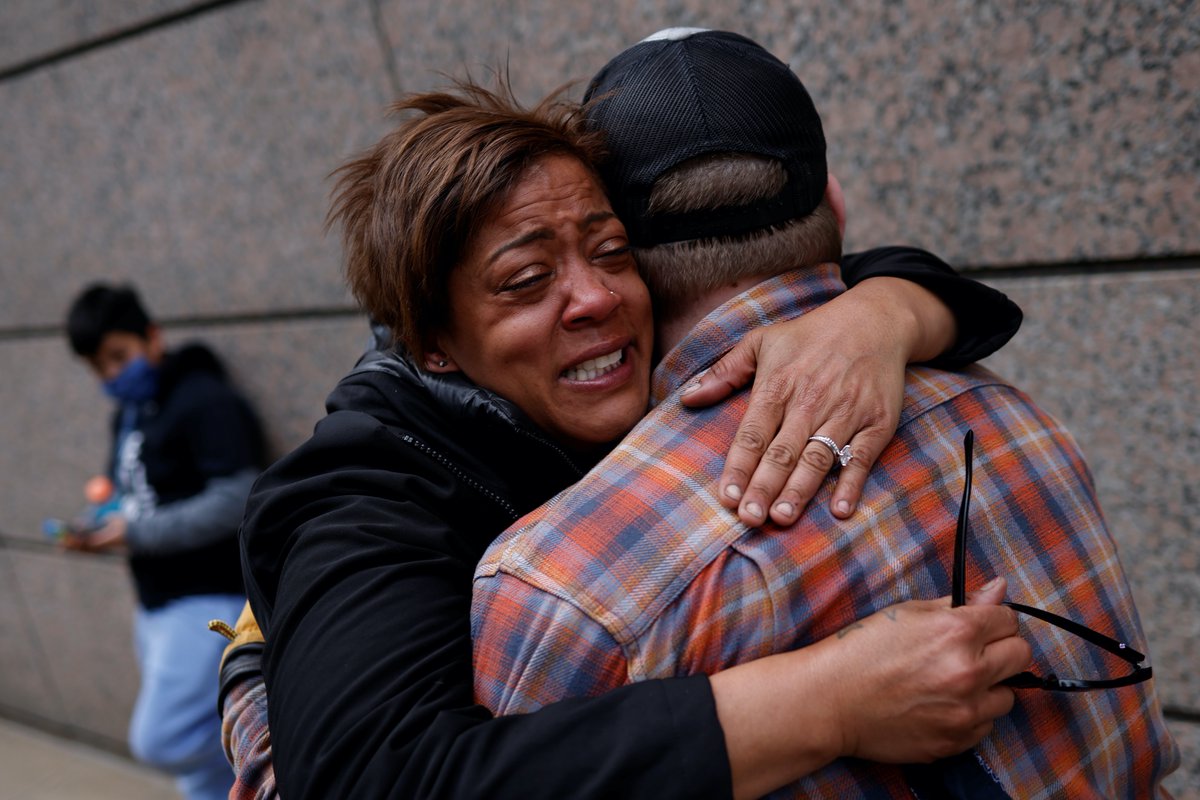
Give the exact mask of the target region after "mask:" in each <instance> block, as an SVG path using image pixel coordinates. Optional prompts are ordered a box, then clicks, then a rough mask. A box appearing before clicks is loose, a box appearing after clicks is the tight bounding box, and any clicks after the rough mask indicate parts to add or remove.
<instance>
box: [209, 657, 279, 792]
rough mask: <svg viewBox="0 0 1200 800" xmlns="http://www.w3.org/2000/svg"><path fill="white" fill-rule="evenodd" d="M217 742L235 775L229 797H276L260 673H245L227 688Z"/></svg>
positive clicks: (265, 696)
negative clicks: (221, 746) (220, 745)
mask: <svg viewBox="0 0 1200 800" xmlns="http://www.w3.org/2000/svg"><path fill="white" fill-rule="evenodd" d="M221 744H222V745H223V746H224V748H225V757H226V758H228V759H229V763H230V764H231V765H232V766H233V772H234V774H235V776H236V780H234V783H233V788H232V789H230V790H229V800H278V798H279V795H278V793H277V792H276V791H275V762H274V760H273V758H272V754H271V731H270V730H269V729H268V727H267V687H266V684H265V683H264V682H263V678H262V675H253V676H247V677H246V678H243V679H242V680H241V681H239V682H238V683H237V684H236V685H235V686H234V687H233V688H232V689H230V690H229V694H228V695H227V696H226V698H225V707H224V709H222V714H221Z"/></svg>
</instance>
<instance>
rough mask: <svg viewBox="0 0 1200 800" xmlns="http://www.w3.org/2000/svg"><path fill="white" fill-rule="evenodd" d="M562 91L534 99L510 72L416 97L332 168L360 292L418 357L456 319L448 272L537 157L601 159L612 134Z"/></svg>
mask: <svg viewBox="0 0 1200 800" xmlns="http://www.w3.org/2000/svg"><path fill="white" fill-rule="evenodd" d="M564 89H565V87H564ZM564 89H559V90H558V91H556V92H553V93H551V94H550V95H549V96H548V97H546V98H545V99H544V100H542V101H541V102H540V103H538V104H537V105H536V106H535V107H534V108H532V109H525V108H523V107H522V106H521V105H520V104H519V103H518V102H517V101H516V99H515V98H514V96H513V93H512V89H511V88H510V86H509V84H508V83H507V81H505V80H502V79H501V80H497V88H496V90H490V89H486V88H484V87H482V86H479V85H478V84H475V83H472V82H470V81H469V80H466V81H459V82H457V83H456V84H455V87H454V88H453V89H452V90H449V91H444V92H426V93H420V94H411V95H408V96H406V97H404V98H402V99H401V100H400V101H399V102H397V103H395V104H394V105H393V106H392V107H391V111H392V113H393V114H405V113H407V112H416V114H415V115H411V116H408V117H407V118H406V119H404V120H403V121H402V122H401V123H400V124H399V125H398V126H397V127H396V128H395V129H394V130H393V131H391V132H390V133H388V134H387V135H386V136H384V137H383V138H382V139H380V140H379V142H378V143H376V144H375V146H373V147H371V148H370V149H369V150H367V151H366V153H364V154H363V155H361V156H359V157H358V158H355V159H353V160H351V161H349V162H347V163H346V164H345V165H343V166H342V167H341V168H339V169H338V170H337V171H336V172H335V173H334V174H335V175H337V176H338V180H337V184H336V186H335V187H334V193H333V205H332V207H331V208H330V211H329V216H328V219H327V225H328V226H330V227H332V226H333V225H335V224H339V223H340V225H341V229H342V242H343V245H344V248H345V269H346V281H347V283H348V284H349V286H350V291H351V292H352V293H353V294H354V297H355V298H356V299H357V300H358V302H359V304H360V305H362V307H363V308H364V309H366V310H367V311H368V312H369V313H370V314H371V315H372V316H373V317H374V318H375V319H376V320H378V321H379V322H381V323H383V324H385V325H387V327H388V328H389V329H390V330H391V331H392V335H393V336H394V337H395V339H396V341H397V342H398V343H399V344H400V345H402V346H403V347H405V348H406V349H407V350H408V352H409V353H410V354H412V355H413V356H419V355H420V354H421V353H422V352H423V351H424V347H425V344H426V343H427V339H428V337H429V335H430V334H431V333H432V332H433V331H434V330H435V329H436V328H437V327H438V326H439V325H442V324H444V323H445V321H446V315H447V312H448V309H449V297H448V293H447V281H448V279H449V276H450V272H451V271H452V270H453V269H454V267H455V266H456V265H457V264H458V262H459V260H460V259H461V257H462V255H463V253H464V251H465V249H466V247H467V245H468V243H469V242H470V241H471V240H472V238H473V237H474V236H475V234H476V232H477V231H478V229H479V226H480V225H481V224H482V223H483V221H484V220H485V219H486V217H487V215H488V213H490V212H491V210H492V209H493V208H495V206H496V204H497V203H500V202H503V200H504V198H505V197H506V196H507V193H508V192H509V191H510V190H511V189H512V188H513V187H514V186H516V184H517V183H518V182H519V181H520V180H521V178H522V177H523V175H524V174H525V172H526V170H527V169H528V168H529V167H530V166H531V165H532V163H533V162H534V161H535V160H537V159H539V158H541V157H542V156H546V155H550V154H565V155H570V156H574V157H576V158H578V159H579V160H580V161H582V162H583V163H584V164H585V165H586V166H587V167H588V169H594V168H595V164H596V161H597V159H598V158H599V156H600V153H601V152H602V146H601V142H602V139H601V137H600V135H599V134H597V133H594V132H589V131H587V130H586V129H585V128H584V125H583V120H582V118H581V116H580V114H579V106H578V105H577V104H575V103H570V102H567V101H566V100H564V99H563V94H564Z"/></svg>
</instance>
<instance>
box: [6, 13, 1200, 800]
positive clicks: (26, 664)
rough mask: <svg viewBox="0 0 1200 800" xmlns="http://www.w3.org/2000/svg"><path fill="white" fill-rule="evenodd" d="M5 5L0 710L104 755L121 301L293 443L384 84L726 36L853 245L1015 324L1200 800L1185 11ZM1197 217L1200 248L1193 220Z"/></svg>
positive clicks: (1016, 357) (117, 640)
mask: <svg viewBox="0 0 1200 800" xmlns="http://www.w3.org/2000/svg"><path fill="white" fill-rule="evenodd" d="M717 5H718V4H710V3H705V2H700V0H669V1H668V0H658V2H644V1H643V0H637V1H636V2H635V1H634V0H618V2H614V3H609V4H600V3H592V2H583V1H582V0H569V2H563V0H557V1H555V0H497V2H493V3H486V2H482V1H481V0H473V1H470V2H461V3H445V2H440V1H437V0H407V1H405V0H222V1H219V2H185V0H136V1H134V2H129V1H128V0H121V1H120V2H118V1H117V0H92V1H91V2H83V0H54V1H53V2H44V1H42V0H38V1H37V2H35V1H34V0H8V2H6V3H4V4H3V5H2V6H0V108H3V109H4V111H3V113H2V114H0V207H2V208H3V211H2V212H0V286H3V291H2V292H0V374H3V375H5V376H6V380H4V381H3V382H0V398H2V399H3V400H4V401H5V403H4V404H5V407H6V408H7V409H8V413H6V414H5V415H4V416H3V418H2V419H0V442H2V443H3V447H2V448H0V475H3V476H4V479H3V480H0V508H3V510H4V513H3V515H0V637H2V641H3V647H2V648H0V714H3V715H6V716H10V717H13V718H17V719H21V720H22V721H26V722H32V723H34V724H38V725H41V726H42V727H45V728H47V729H50V730H54V731H57V732H59V733H62V734H63V735H68V736H73V737H76V738H82V739H87V740H90V741H93V742H96V743H100V744H102V745H106V746H109V747H112V748H116V749H119V748H121V747H122V746H123V745H122V744H121V741H122V738H123V732H124V728H125V724H126V718H127V715H128V712H129V709H130V705H131V702H132V697H133V694H134V691H135V688H136V675H135V669H134V665H133V660H132V657H131V655H130V646H129V638H130V632H129V620H130V613H131V611H132V600H131V595H130V591H129V587H128V583H127V581H126V577H125V571H124V566H123V563H122V562H121V561H120V560H119V559H107V558H85V557H73V556H70V555H65V554H62V553H59V552H57V551H56V550H55V549H54V548H53V547H52V546H50V545H49V544H48V543H47V542H45V541H44V540H43V538H42V537H41V534H40V533H39V524H40V520H41V518H43V517H45V516H51V515H56V514H64V513H69V512H70V511H72V510H73V509H74V508H75V507H76V506H77V504H78V503H79V498H80V486H81V484H82V483H83V481H84V480H85V479H86V478H87V477H88V476H89V475H91V474H92V473H93V472H94V471H96V469H97V467H98V466H99V465H100V464H101V460H102V457H103V452H104V449H105V431H104V424H103V418H104V416H105V414H106V412H107V406H106V402H105V401H104V400H103V399H102V398H101V397H100V396H99V394H98V391H97V389H96V387H95V385H94V382H93V381H92V379H91V378H90V376H89V375H88V374H87V373H86V372H85V371H84V369H83V368H82V367H81V366H80V365H78V364H77V363H75V362H73V361H72V359H71V358H70V357H69V354H68V352H67V348H66V346H65V344H64V343H63V341H62V332H61V327H60V326H61V319H62V315H63V311H64V308H65V306H66V305H67V304H68V302H69V301H70V298H71V297H72V296H73V294H74V293H75V292H76V291H77V290H78V289H79V287H80V286H81V285H83V284H84V283H86V282H88V281H91V280H96V279H117V280H129V281H133V282H135V283H136V284H138V285H139V286H140V287H142V289H143V293H144V295H145V298H146V300H147V301H148V303H149V305H150V306H151V307H152V308H153V309H154V311H155V313H156V314H157V315H158V316H159V317H160V318H161V320H162V321H163V322H165V323H166V330H167V336H168V339H169V340H170V341H175V342H178V341H181V340H183V339H185V338H188V337H191V336H199V337H203V338H205V339H207V340H209V341H210V342H212V343H213V344H214V345H216V347H217V348H218V349H219V350H220V351H221V352H222V353H223V354H224V355H225V356H226V358H227V359H228V361H229V362H230V365H231V367H232V370H233V372H234V374H235V376H236V378H237V380H238V381H239V382H240V384H241V385H242V386H243V387H244V388H245V389H246V391H247V393H248V394H249V395H250V396H251V397H252V398H253V400H254V401H255V402H256V403H257V404H258V406H259V408H260V409H261V411H262V413H263V416H264V417H265V418H266V420H267V424H268V428H269V437H270V441H271V445H272V448H273V450H274V451H275V452H277V453H278V452H283V451H284V450H286V449H287V448H289V447H290V446H292V445H294V444H296V443H298V442H299V441H300V440H302V438H303V437H304V436H305V434H306V432H307V431H308V430H309V429H310V427H311V425H312V423H313V422H314V421H315V420H316V419H317V418H318V416H319V415H320V412H321V400H322V398H323V396H324V393H325V392H326V390H327V389H328V388H329V387H330V386H331V385H332V383H333V382H334V381H335V380H336V378H337V377H338V376H339V375H340V374H341V372H342V371H343V370H344V369H345V368H346V367H347V366H348V365H349V364H350V363H351V362H352V361H353V359H354V357H355V355H356V354H357V353H358V351H359V349H360V347H361V345H362V342H363V340H364V336H365V325H364V322H363V320H362V319H361V317H360V316H359V315H358V314H357V313H356V312H355V311H354V309H353V307H352V304H351V302H350V301H349V298H348V296H347V294H346V292H345V290H344V289H343V287H342V285H341V282H340V278H339V275H338V266H337V263H338V247H337V244H336V242H334V241H332V240H331V239H328V238H326V237H324V236H323V234H322V223H323V216H324V212H325V208H326V193H327V191H328V187H329V184H328V181H327V180H326V176H327V174H328V173H329V171H330V170H331V169H333V168H334V167H335V166H336V165H337V164H338V163H340V162H341V161H342V160H343V159H344V158H345V157H347V156H348V155H350V154H351V153H354V152H355V151H357V150H358V149H360V148H362V147H363V146H365V145H367V144H368V143H370V142H371V141H373V140H374V139H375V138H376V137H377V136H378V135H379V134H380V132H381V131H382V130H384V126H385V124H386V120H385V115H384V109H385V106H386V104H387V102H388V101H389V99H391V98H392V97H394V96H395V95H396V94H397V93H398V92H401V91H406V90H412V89H421V88H428V87H433V86H435V85H439V84H440V83H442V78H441V77H440V76H439V74H438V73H439V72H448V73H452V74H460V73H462V72H463V71H464V70H466V69H470V70H471V71H472V72H473V73H474V74H475V75H477V76H480V75H485V74H486V71H487V70H488V68H489V67H494V66H497V65H506V66H507V68H508V70H509V71H510V74H511V76H512V80H513V83H514V84H515V86H516V88H517V90H518V93H519V94H521V95H522V96H523V97H525V98H533V97H535V96H536V95H538V94H539V93H542V92H544V91H547V90H549V89H551V88H553V87H555V86H557V85H559V84H560V83H561V82H563V81H565V80H568V79H577V78H585V77H586V76H588V75H589V74H590V73H591V72H592V71H594V70H595V69H596V68H597V67H598V66H600V65H601V64H602V63H603V62H604V60H605V59H606V58H607V57H609V56H611V55H612V54H613V53H615V52H617V51H618V50H619V49H620V48H621V47H623V46H626V45H628V44H630V43H632V42H634V41H636V40H637V39H639V38H641V37H642V36H645V35H646V34H648V33H650V32H652V31H654V30H657V29H659V28H661V27H665V26H668V25H698V26H704V27H718V28H728V29H733V30H739V31H742V32H745V33H747V34H748V35H750V36H752V37H754V38H756V39H758V40H759V41H761V42H762V43H763V44H764V45H766V46H767V47H768V48H769V49H771V50H772V51H773V52H775V53H776V54H778V55H779V56H780V57H782V58H784V59H785V60H788V61H790V63H791V64H792V65H793V66H794V67H795V68H796V69H797V71H798V72H799V73H800V74H801V76H802V77H803V78H804V79H805V82H806V83H807V85H808V86H809V88H810V90H811V91H812V93H813V95H814V97H815V99H816V101H817V104H818V107H819V108H820V109H821V110H822V113H823V115H824V117H825V120H826V125H827V134H828V138H829V141H830V163H831V166H832V168H833V169H834V171H836V172H837V174H838V175H839V177H840V178H841V180H842V183H843V185H844V187H845V189H846V193H847V198H848V204H849V207H850V212H851V218H850V226H849V231H848V234H849V240H850V242H849V244H850V246H851V247H854V248H862V247H868V246H872V245H875V244H883V243H896V242H903V243H912V244H917V245H922V246H925V247H929V248H930V249H933V250H935V251H937V252H940V253H941V254H943V255H945V256H946V257H947V258H949V259H950V260H951V261H952V262H953V263H955V264H957V265H959V266H960V267H961V268H962V269H964V270H966V271H968V272H972V273H974V274H976V275H978V276H979V277H981V278H983V279H984V280H986V281H988V282H989V283H991V284H993V285H995V286H997V287H999V288H1001V289H1002V290H1004V291H1006V292H1008V293H1010V294H1011V295H1012V296H1013V297H1014V298H1015V299H1016V300H1017V301H1018V302H1019V303H1020V304H1021V305H1022V306H1023V308H1024V309H1025V310H1026V313H1027V321H1026V323H1025V326H1024V328H1023V330H1022V332H1021V333H1020V334H1019V336H1018V337H1017V339H1016V340H1015V341H1014V342H1013V343H1012V344H1011V345H1010V346H1009V347H1008V348H1007V349H1006V350H1005V351H1004V352H1002V353H1001V354H999V355H997V356H996V357H994V358H993V359H992V364H991V365H992V366H993V367H994V368H996V369H998V370H999V371H1001V372H1003V373H1005V374H1007V375H1009V376H1011V377H1013V378H1014V379H1016V380H1017V381H1018V382H1019V383H1020V384H1021V385H1022V386H1024V387H1026V388H1027V389H1028V390H1029V391H1030V392H1031V393H1032V394H1033V395H1034V396H1035V397H1036V398H1038V399H1039V400H1040V401H1041V402H1042V404H1043V405H1044V406H1045V407H1046V408H1047V409H1049V410H1050V411H1052V412H1053V413H1055V414H1056V415H1058V416H1059V417H1061V418H1062V419H1064V420H1065V421H1066V422H1067V424H1068V425H1069V427H1070V428H1071V429H1072V431H1073V432H1074V433H1075V435H1076V437H1077V438H1078V440H1079V442H1080V444H1081V445H1082V447H1083V449H1084V451H1085V452H1086V453H1087V454H1088V456H1089V458H1090V460H1091V463H1092V465H1093V467H1094V470H1095V477H1096V481H1097V484H1098V487H1099V490H1100V494H1101V498H1102V501H1103V503H1104V504H1105V507H1106V511H1107V514H1108V518H1109V521H1110V523H1111V526H1112V529H1113V531H1114V535H1115V536H1116V537H1117V539H1118V541H1119V544H1120V546H1121V550H1122V555H1123V558H1124V560H1125V563H1126V567H1127V569H1128V572H1129V575H1130V579H1131V581H1132V583H1133V587H1134V591H1135V593H1136V594H1137V597H1138V602H1139V605H1140V608H1141V611H1142V616H1143V621H1144V623H1145V626H1146V629H1147V631H1148V633H1149V636H1150V641H1151V652H1152V654H1153V657H1154V663H1155V669H1156V674H1157V676H1158V677H1157V681H1158V684H1159V689H1160V692H1161V695H1162V698H1163V701H1164V703H1165V704H1166V706H1167V710H1168V713H1169V715H1170V721H1171V725H1172V726H1173V728H1174V729H1175V730H1176V731H1177V733H1178V734H1179V739H1180V742H1181V743H1182V744H1183V745H1184V754H1185V766H1184V771H1183V772H1181V773H1180V774H1178V775H1177V776H1175V778H1174V779H1173V784H1172V786H1173V788H1174V789H1175V791H1176V793H1177V796H1179V797H1200V788H1198V787H1200V680H1198V679H1197V677H1196V674H1195V671H1194V667H1195V666H1196V664H1197V658H1198V656H1200V652H1198V650H1200V648H1198V644H1197V643H1198V642H1200V570H1198V566H1200V537H1197V536H1196V533H1197V522H1196V519H1197V517H1200V423H1198V422H1197V413H1196V405H1195V400H1194V398H1195V397H1196V396H1197V394H1198V393H1200V354H1198V348H1197V342H1198V341H1200V322H1197V320H1198V319H1200V228H1198V227H1197V226H1196V224H1195V220H1196V219H1197V217H1198V215H1200V180H1198V177H1200V137H1198V136H1197V135H1196V130H1197V126H1198V125H1200V101H1198V98H1200V9H1198V8H1197V4H1196V3H1195V2H1191V1H1190V0H1189V1H1188V2H1180V1H1179V0H1174V1H1171V2H1165V1H1164V0H1139V1H1137V2H1117V0H1082V1H1079V0H1061V1H1056V0H1040V1H1039V2H1030V3H1013V2H1004V3H993V2H983V0H948V1H947V2H939V3H934V2H932V1H931V0H895V1H892V2H886V3H878V2H866V0H852V1H850V2H842V3H821V4H817V3H800V2H796V0H775V1H774V2H770V1H762V2H752V1H750V0H743V2H731V3H725V4H720V7H719V8H716V7H715V6H717ZM1189 220H1190V221H1191V222H1189Z"/></svg>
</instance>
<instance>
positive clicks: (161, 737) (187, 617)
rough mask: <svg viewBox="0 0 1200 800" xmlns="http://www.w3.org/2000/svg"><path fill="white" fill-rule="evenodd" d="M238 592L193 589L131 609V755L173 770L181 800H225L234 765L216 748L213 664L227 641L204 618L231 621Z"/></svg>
mask: <svg viewBox="0 0 1200 800" xmlns="http://www.w3.org/2000/svg"><path fill="white" fill-rule="evenodd" d="M243 603H245V598H243V597H239V596H236V595H197V596H193V597H181V598H179V599H177V600H172V601H171V602H170V603H168V604H167V605H165V606H162V607H160V608H156V609H154V610H147V609H144V608H138V610H137V614H136V617H135V619H134V638H135V645H136V649H137V657H138V665H139V667H140V668H141V672H142V685H141V688H140V689H139V691H138V697H137V702H136V703H135V704H134V707H133V717H132V719H130V721H129V749H130V750H131V751H132V752H133V755H134V757H135V758H137V759H138V760H139V761H143V762H145V763H147V764H150V765H151V766H154V767H158V768H159V769H162V770H165V771H167V772H169V773H171V774H172V775H174V776H175V783H176V786H177V787H178V788H179V791H180V792H181V793H182V794H183V796H184V797H186V798H187V800H218V798H219V799H220V800H225V798H227V797H228V796H229V789H230V787H232V786H233V769H232V768H231V767H230V766H229V762H227V761H226V760H225V753H224V751H223V750H222V749H221V720H220V717H218V716H217V669H218V666H219V664H220V661H221V652H222V651H223V650H224V649H225V645H226V644H227V642H226V640H225V639H224V638H223V637H222V636H220V635H218V634H216V633H213V632H212V631H210V630H209V629H208V621H209V620H210V619H223V620H225V621H227V622H228V621H230V620H235V619H237V616H238V614H239V613H241V610H242V604H243Z"/></svg>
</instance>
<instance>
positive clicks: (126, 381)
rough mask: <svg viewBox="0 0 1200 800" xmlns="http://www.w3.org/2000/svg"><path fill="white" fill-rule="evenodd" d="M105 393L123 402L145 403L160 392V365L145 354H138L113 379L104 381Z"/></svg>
mask: <svg viewBox="0 0 1200 800" xmlns="http://www.w3.org/2000/svg"><path fill="white" fill-rule="evenodd" d="M104 393H105V394H107V395H108V396H109V397H111V398H113V399H114V400H119V401H121V402H122V403H144V402H146V401H147V400H152V399H154V396H155V395H156V394H158V367H154V366H151V364H150V362H149V361H147V360H146V357H145V356H138V357H137V358H135V359H133V360H132V361H130V362H129V363H128V364H126V365H125V369H123V370H121V373H120V374H119V375H117V377H115V378H113V379H112V380H111V381H105V382H104Z"/></svg>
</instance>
